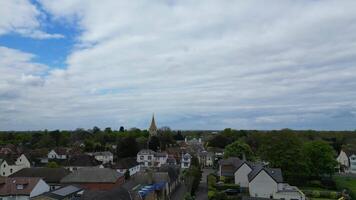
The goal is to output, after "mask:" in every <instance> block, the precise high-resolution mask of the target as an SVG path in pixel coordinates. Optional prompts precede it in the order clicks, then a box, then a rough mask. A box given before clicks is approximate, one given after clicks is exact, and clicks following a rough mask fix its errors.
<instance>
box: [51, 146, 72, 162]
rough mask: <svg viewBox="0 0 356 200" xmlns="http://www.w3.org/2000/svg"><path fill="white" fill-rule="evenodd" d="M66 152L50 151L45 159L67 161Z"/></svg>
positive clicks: (61, 150) (64, 150) (62, 149)
mask: <svg viewBox="0 0 356 200" xmlns="http://www.w3.org/2000/svg"><path fill="white" fill-rule="evenodd" d="M67 154H68V152H67V150H66V149H64V148H57V149H52V150H51V151H50V152H49V153H48V155H47V157H48V159H59V160H65V159H67Z"/></svg>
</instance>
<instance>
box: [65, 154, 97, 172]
mask: <svg viewBox="0 0 356 200" xmlns="http://www.w3.org/2000/svg"><path fill="white" fill-rule="evenodd" d="M60 164H61V165H62V166H64V168H66V169H69V171H75V170H77V169H81V168H87V167H89V168H90V167H103V165H102V163H101V162H100V161H98V160H96V159H95V158H94V156H90V155H86V154H80V155H74V156H71V157H70V158H69V159H68V160H64V161H63V162H61V163H60Z"/></svg>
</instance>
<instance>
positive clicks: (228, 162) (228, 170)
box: [219, 157, 245, 176]
mask: <svg viewBox="0 0 356 200" xmlns="http://www.w3.org/2000/svg"><path fill="white" fill-rule="evenodd" d="M244 163H245V161H243V160H240V158H237V157H230V158H228V159H223V160H220V161H219V164H220V165H221V175H223V176H232V175H233V174H234V173H235V172H236V170H237V169H239V168H240V167H241V166H242V165H243V164H244ZM224 166H232V167H224Z"/></svg>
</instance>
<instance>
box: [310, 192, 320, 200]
mask: <svg viewBox="0 0 356 200" xmlns="http://www.w3.org/2000/svg"><path fill="white" fill-rule="evenodd" d="M311 196H312V197H314V198H319V197H320V192H319V191H317V190H313V191H312V192H311Z"/></svg>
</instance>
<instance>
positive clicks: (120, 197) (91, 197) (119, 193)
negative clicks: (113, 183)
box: [80, 187, 136, 200]
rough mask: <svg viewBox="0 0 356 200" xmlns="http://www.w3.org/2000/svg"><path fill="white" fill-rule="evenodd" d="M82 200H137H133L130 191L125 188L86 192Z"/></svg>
mask: <svg viewBox="0 0 356 200" xmlns="http://www.w3.org/2000/svg"><path fill="white" fill-rule="evenodd" d="M80 199H81V200H98V199H100V200H113V199H115V200H136V199H134V198H132V196H131V194H130V193H129V191H128V190H127V189H125V188H123V187H116V188H113V189H111V190H85V191H84V194H83V195H82V196H81V198H80Z"/></svg>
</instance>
